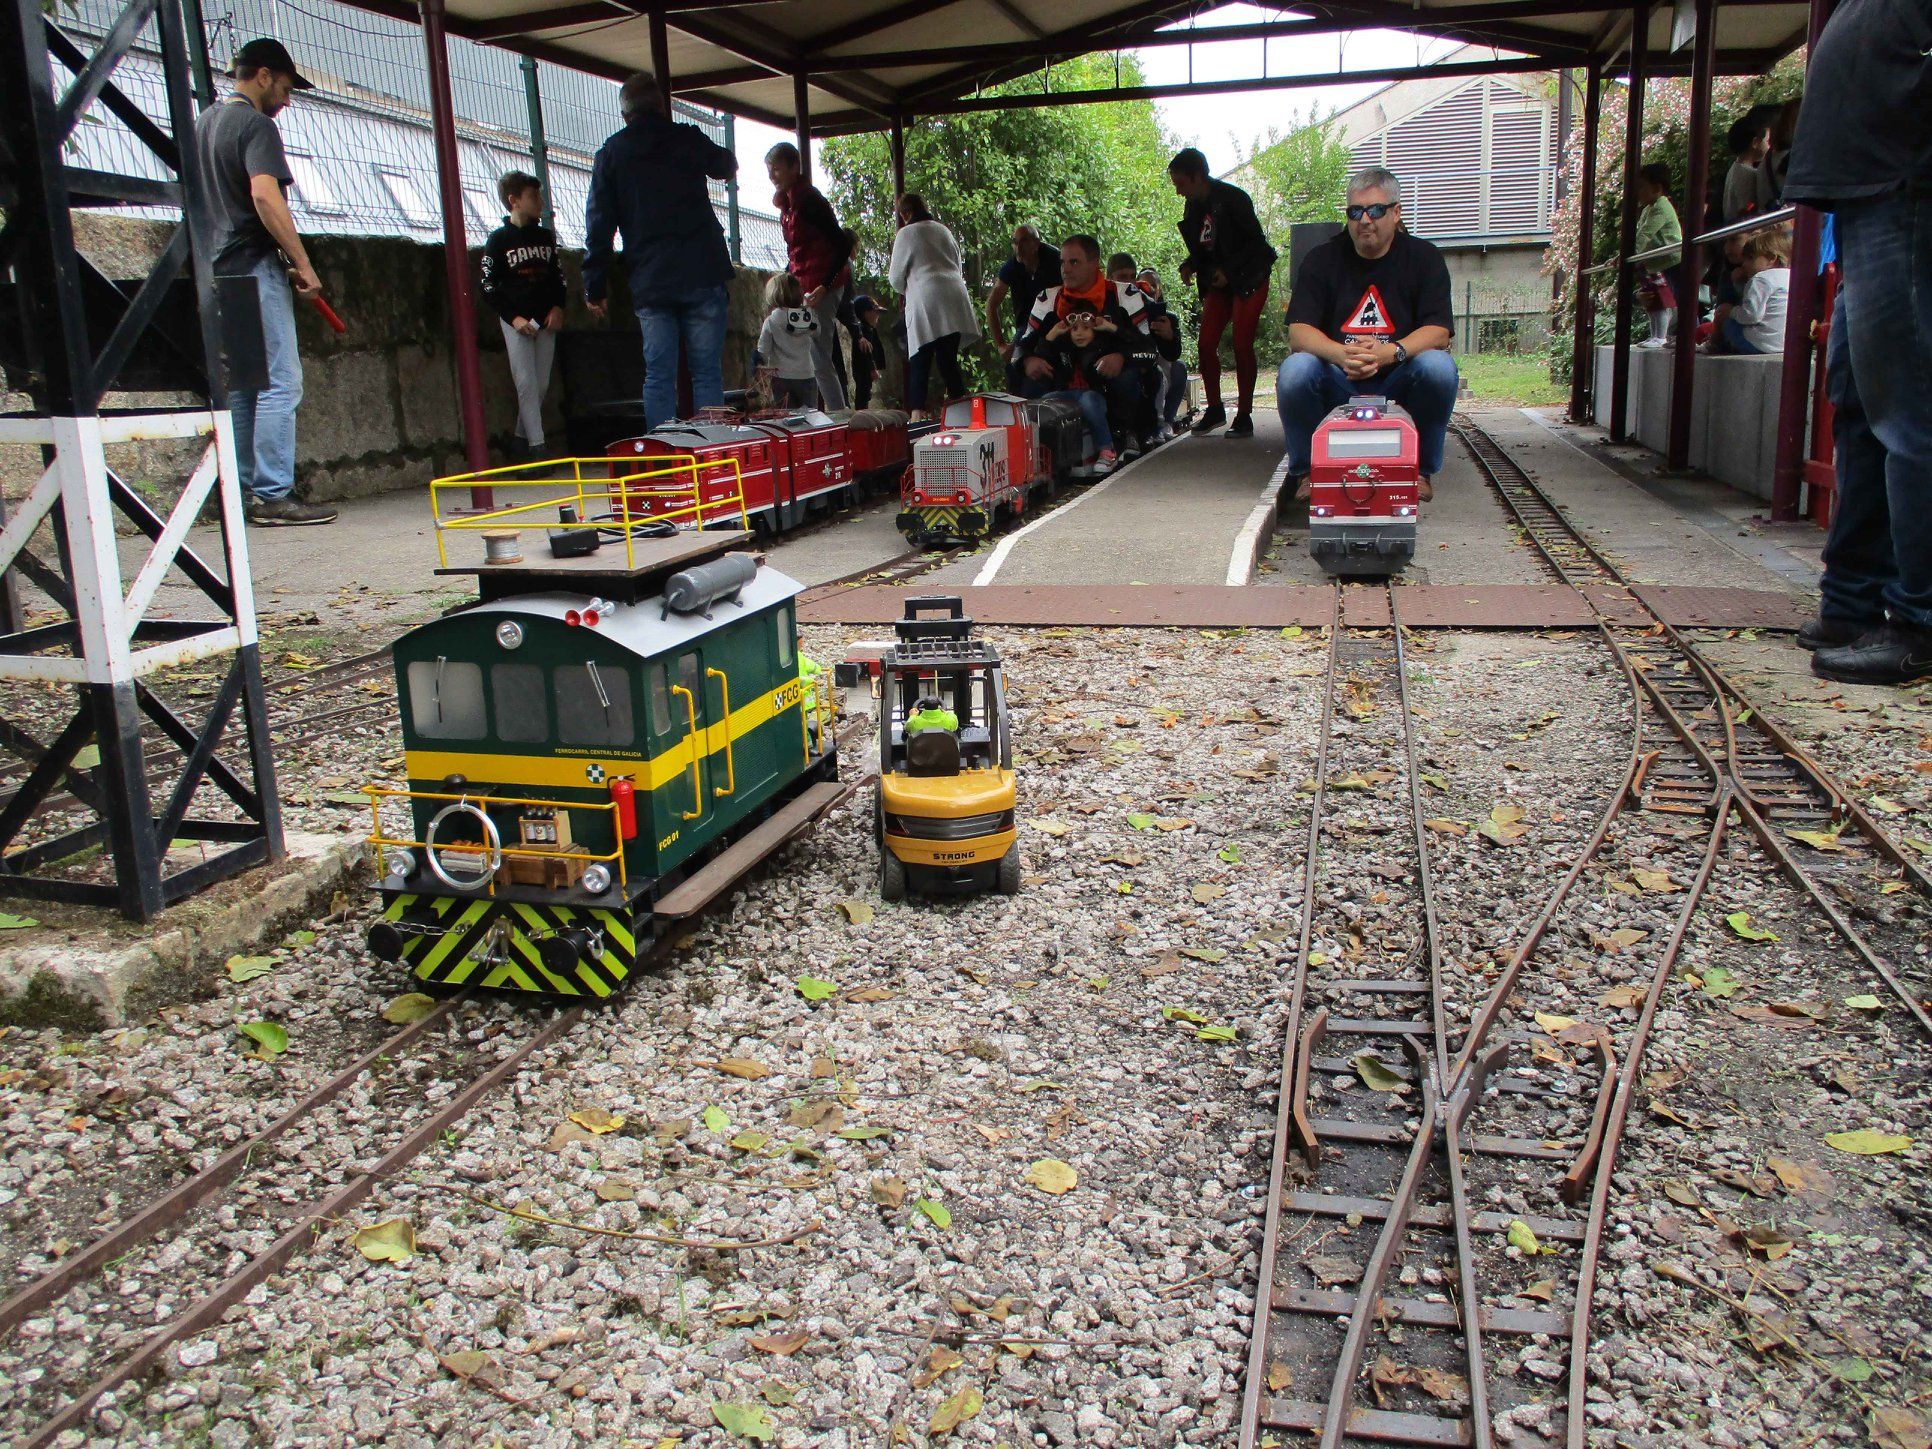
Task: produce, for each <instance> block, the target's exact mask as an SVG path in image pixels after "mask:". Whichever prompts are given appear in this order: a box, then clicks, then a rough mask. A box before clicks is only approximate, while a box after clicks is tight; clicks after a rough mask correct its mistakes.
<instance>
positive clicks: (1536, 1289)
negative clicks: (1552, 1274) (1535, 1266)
mask: <svg viewBox="0 0 1932 1449" xmlns="http://www.w3.org/2000/svg"><path fill="white" fill-rule="evenodd" d="M1516 1296H1517V1297H1518V1298H1530V1299H1534V1300H1535V1301H1536V1302H1538V1303H1554V1302H1555V1301H1556V1280H1555V1279H1554V1278H1538V1279H1537V1280H1536V1281H1535V1282H1534V1283H1532V1284H1530V1285H1529V1287H1527V1288H1520V1289H1518V1290H1517V1292H1516Z"/></svg>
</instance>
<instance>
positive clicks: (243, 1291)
mask: <svg viewBox="0 0 1932 1449" xmlns="http://www.w3.org/2000/svg"><path fill="white" fill-rule="evenodd" d="M583 1015H584V1008H583V1007H581V1006H573V1007H568V1008H566V1009H565V1010H563V1011H561V1012H559V1013H558V1014H557V1015H556V1016H554V1017H552V1018H551V1020H550V1021H549V1023H548V1024H547V1025H545V1026H544V1027H543V1028H542V1030H540V1031H538V1032H536V1033H535V1034H534V1035H532V1036H531V1038H530V1039H529V1040H528V1041H526V1042H525V1043H524V1044H523V1045H522V1046H520V1047H518V1048H517V1049H516V1051H514V1052H513V1053H511V1054H510V1055H509V1056H508V1057H505V1058H504V1059H503V1060H502V1061H501V1062H498V1063H497V1064H496V1065H495V1066H494V1067H492V1068H491V1069H490V1070H489V1071H487V1072H485V1073H484V1074H483V1075H482V1076H480V1077H477V1078H476V1079H475V1080H474V1081H472V1082H471V1083H470V1084H469V1085H468V1086H467V1087H465V1088H464V1089H463V1090H462V1091H461V1092H458V1093H457V1094H456V1095H455V1096H453V1097H452V1098H450V1100H449V1101H448V1102H447V1103H445V1104H444V1105H443V1106H442V1107H440V1108H438V1109H437V1110H436V1111H434V1112H432V1113H430V1114H429V1116H427V1117H425V1118H424V1119H422V1120H421V1121H420V1122H418V1123H417V1124H416V1126H415V1127H413V1128H412V1129H411V1130H410V1131H409V1132H408V1133H406V1134H405V1135H404V1136H403V1137H402V1139H401V1140H400V1141H398V1142H397V1143H396V1144H395V1145H394V1146H393V1147H391V1148H390V1149H389V1151H387V1152H386V1153H384V1154H383V1155H382V1157H381V1158H380V1159H379V1160H378V1161H376V1162H375V1163H374V1164H373V1165H371V1166H369V1167H366V1168H364V1169H362V1170H361V1171H359V1172H356V1173H355V1174H354V1175H352V1176H351V1177H350V1178H349V1180H348V1181H347V1182H346V1183H344V1184H343V1185H342V1186H341V1187H339V1188H337V1189H336V1190H335V1191H334V1192H332V1193H329V1194H327V1195H326V1196H324V1197H319V1198H316V1199H314V1200H313V1201H311V1202H310V1203H309V1204H308V1205H307V1206H306V1207H304V1208H302V1209H300V1210H298V1212H297V1213H296V1215H295V1219H294V1221H293V1222H292V1223H291V1224H290V1225H289V1226H288V1228H287V1229H285V1230H284V1231H283V1233H282V1234H281V1236H280V1237H278V1238H277V1239H276V1240H275V1241H274V1243H272V1244H271V1245H270V1246H269V1247H267V1248H265V1249H264V1250H263V1251H262V1252H260V1253H258V1254H256V1255H255V1256H254V1257H253V1258H250V1259H249V1260H248V1262H247V1263H246V1264H244V1265H243V1266H242V1268H241V1269H240V1270H239V1271H238V1272H236V1273H234V1274H232V1275H231V1276H229V1277H228V1278H227V1279H226V1280H224V1281H223V1282H222V1283H221V1284H219V1285H218V1286H217V1287H215V1288H214V1289H212V1290H211V1291H210V1292H208V1293H206V1294H204V1295H203V1296H202V1297H201V1298H199V1299H197V1300H196V1301H195V1302H194V1303H193V1304H191V1305H190V1306H189V1307H187V1308H185V1309H183V1310H182V1311H181V1312H180V1313H178V1314H176V1315H175V1316H174V1317H173V1318H172V1319H170V1320H169V1321H168V1322H167V1323H165V1324H163V1325H161V1326H160V1327H159V1328H157V1329H155V1330H154V1331H153V1332H152V1333H150V1334H148V1335H147V1336H146V1337H145V1338H144V1339H143V1340H142V1341H141V1344H140V1346H139V1347H137V1348H136V1349H135V1350H134V1351H133V1352H132V1353H130V1354H128V1355H127V1356H126V1357H124V1358H122V1359H120V1360H119V1361H118V1362H116V1363H115V1364H113V1365H112V1366H110V1367H109V1368H107V1369H106V1370H104V1371H103V1372H102V1373H100V1374H99V1375H98V1376H97V1377H95V1378H94V1379H93V1380H92V1381H91V1382H89V1383H88V1384H87V1386H86V1387H85V1388H83V1389H81V1391H80V1392H79V1393H78V1394H77V1395H76V1396H75V1397H74V1398H72V1399H70V1400H68V1402H67V1403H66V1404H65V1405H63V1406H62V1407H61V1408H60V1409H59V1410H57V1411H56V1412H54V1413H53V1414H52V1415H50V1416H49V1417H48V1418H47V1420H46V1421H45V1422H44V1423H43V1424H41V1426H40V1427H39V1429H38V1430H36V1431H35V1432H34V1434H33V1435H32V1436H31V1437H30V1438H28V1439H27V1440H25V1441H24V1449H46V1446H50V1445H52V1444H53V1442H54V1441H55V1440H56V1439H58V1438H60V1437H61V1436H62V1435H63V1434H65V1433H66V1432H67V1431H68V1430H70V1429H75V1428H78V1427H80V1425H81V1424H82V1422H83V1421H84V1420H85V1419H86V1417H87V1414H88V1412H89V1411H90V1410H92V1409H93V1407H94V1406H95V1405H96V1404H97V1403H98V1402H99V1401H100V1399H101V1398H102V1397H103V1396H104V1395H106V1394H108V1393H110V1392H111V1391H113V1390H114V1389H116V1388H118V1387H119V1386H120V1385H121V1384H124V1383H126V1382H127V1381H128V1380H129V1379H131V1378H134V1377H136V1376H138V1375H140V1374H143V1373H146V1372H147V1371H148V1370H150V1369H152V1368H153V1367H155V1366H156V1365H157V1364H159V1362H160V1361H161V1358H162V1356H163V1355H164V1354H166V1353H167V1352H168V1350H169V1349H171V1348H173V1347H174V1346H175V1345H176V1344H178V1343H180V1342H181V1341H182V1340H183V1339H186V1338H189V1337H192V1336H193V1335H194V1334H196V1333H199V1332H201V1331H202V1330H203V1329H205V1328H212V1327H213V1326H215V1325H216V1324H217V1323H219V1322H220V1321H221V1319H222V1317H223V1316H224V1315H225V1314H226V1313H227V1312H228V1310H229V1309H231V1308H233V1307H235V1305H237V1304H238V1303H240V1302H241V1301H242V1299H243V1298H245V1297H246V1296H247V1295H248V1294H249V1293H251V1292H252V1291H254V1289H255V1288H256V1287H257V1286H258V1285H259V1284H261V1283H262V1282H263V1281H265V1280H266V1279H267V1278H268V1277H269V1276H270V1275H271V1274H273V1273H274V1272H276V1271H277V1270H278V1269H280V1268H281V1267H282V1266H283V1265H284V1264H286V1263H287V1262H288V1261H289V1260H290V1259H292V1258H294V1257H295V1256H296V1255H297V1254H298V1253H300V1252H301V1251H302V1250H303V1249H304V1248H306V1247H308V1246H310V1245H311V1244H313V1243H314V1242H315V1241H316V1239H317V1238H318V1237H319V1236H320V1235H321V1233H322V1232H323V1231H324V1230H325V1229H326V1228H327V1226H328V1225H329V1224H331V1223H333V1222H334V1221H336V1220H337V1219H338V1218H340V1217H341V1216H342V1215H343V1214H345V1213H347V1212H349V1211H350V1210H351V1209H352V1208H354V1207H356V1206H357V1205H358V1204H359V1203H361V1202H362V1201H363V1199H365V1198H366V1197H368V1196H369V1194H370V1193H371V1192H373V1191H374V1190H375V1188H376V1185H377V1183H379V1182H380V1181H381V1180H382V1179H383V1178H385V1177H387V1176H389V1175H390V1174H391V1173H393V1172H395V1171H397V1170H398V1169H399V1168H402V1167H404V1166H406V1165H407V1164H408V1163H409V1162H410V1161H411V1160H412V1159H414V1158H415V1157H416V1155H417V1154H418V1153H420V1152H422V1150H423V1149H424V1148H426V1147H428V1146H429V1145H430V1144H432V1143H433V1142H435V1141H436V1140H437V1139H438V1138H439V1137H440V1136H441V1135H442V1133H443V1131H444V1130H445V1129H446V1128H448V1127H449V1126H450V1125H451V1124H453V1123H455V1122H457V1121H459V1120H461V1119H462V1117H463V1116H464V1115H465V1114H466V1113H468V1112H469V1110H470V1109H471V1108H472V1107H474V1106H475V1105H476V1104H477V1103H478V1102H479V1101H481V1100H482V1099H483V1098H484V1097H485V1096H487V1095H488V1094H489V1093H490V1092H492V1091H493V1090H495V1089H496V1088H497V1087H498V1086H500V1085H502V1083H504V1082H505V1081H507V1080H508V1079H509V1078H510V1077H511V1076H513V1075H514V1074H515V1073H516V1072H517V1071H518V1070H520V1069H521V1068H522V1067H523V1065H524V1064H525V1063H526V1062H527V1061H529V1059H530V1058H531V1057H532V1056H534V1055H535V1054H536V1053H537V1052H539V1051H541V1050H542V1049H543V1048H544V1047H546V1046H548V1045H549V1044H550V1043H551V1042H553V1041H555V1040H556V1039H557V1038H558V1037H559V1036H562V1035H563V1034H564V1033H566V1032H568V1031H569V1030H570V1029H571V1028H572V1027H574V1026H575V1025H576V1024H577V1023H578V1022H579V1021H581V1020H582V1019H583Z"/></svg>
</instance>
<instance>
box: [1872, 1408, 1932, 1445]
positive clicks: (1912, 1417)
mask: <svg viewBox="0 0 1932 1449" xmlns="http://www.w3.org/2000/svg"><path fill="white" fill-rule="evenodd" d="M1865 1427H1866V1429H1867V1430H1869V1431H1870V1433H1871V1436H1872V1443H1873V1444H1874V1445H1876V1446H1877V1449H1928V1446H1932V1426H1928V1425H1927V1424H1926V1421H1925V1420H1924V1419H1923V1418H1921V1417H1920V1416H1919V1415H1918V1414H1917V1413H1916V1412H1914V1411H1913V1410H1911V1409H1907V1408H1901V1407H1899V1406H1898V1405H1895V1404H1881V1405H1878V1406H1876V1407H1875V1408H1873V1410H1872V1412H1871V1414H1870V1415H1869V1416H1868V1417H1867V1418H1866V1420H1865Z"/></svg>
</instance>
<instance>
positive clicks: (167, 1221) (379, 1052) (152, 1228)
mask: <svg viewBox="0 0 1932 1449" xmlns="http://www.w3.org/2000/svg"><path fill="white" fill-rule="evenodd" d="M469 995H470V992H469V990H468V989H467V988H465V989H464V990H463V991H461V992H459V993H457V994H455V995H453V996H449V997H446V998H445V999H444V1000H442V1001H439V1002H438V1003H437V1004H436V1006H435V1009H434V1010H432V1011H430V1012H429V1013H428V1014H427V1015H426V1016H424V1017H422V1018H421V1019H419V1020H417V1021H413V1022H411V1023H409V1024H408V1025H407V1026H405V1027H404V1028H403V1029H402V1030H401V1031H398V1032H394V1033H392V1034H391V1035H390V1036H388V1037H386V1038H384V1039H383V1040H382V1041H381V1042H379V1043H377V1044H376V1045H375V1046H373V1047H371V1048H370V1049H369V1050H368V1051H367V1052H364V1053H363V1054H362V1055H361V1056H360V1057H358V1058H357V1059H356V1060H355V1061H353V1062H351V1063H350V1064H349V1065H348V1066H346V1067H344V1068H343V1069H342V1070H341V1071H340V1072H338V1073H336V1074H335V1076H333V1077H331V1078H330V1079H329V1080H328V1081H326V1082H324V1083H323V1084H322V1085H321V1086H319V1087H317V1088H315V1089H314V1090H313V1091H311V1092H309V1093H308V1094H306V1095H305V1096H303V1097H302V1098H301V1099H300V1100H299V1101H297V1102H296V1103H295V1104H294V1105H293V1106H291V1107H290V1108H289V1109H288V1110H287V1111H285V1112H284V1113H282V1115H281V1116H279V1117H277V1118H276V1119H275V1120H274V1121H273V1122H271V1123H269V1125H268V1126H266V1127H264V1128H263V1129H262V1130H261V1131H259V1132H257V1133H256V1134H255V1135H254V1136H252V1137H250V1138H249V1139H248V1140H247V1141H245V1142H242V1143H240V1144H239V1145H237V1146H235V1147H231V1148H230V1149H229V1150H228V1151H226V1152H224V1153H223V1154H222V1155H221V1156H220V1157H218V1158H216V1159H215V1160H214V1161H213V1162H211V1163H209V1164H208V1165H207V1166H206V1167H204V1168H202V1169H201V1170H200V1171H199V1172H196V1173H194V1174H192V1175H191V1176H189V1177H187V1178H184V1179H183V1180H182V1181H181V1182H179V1183H177V1184H175V1186H174V1187H172V1188H170V1189H168V1190H167V1191H166V1192H164V1193H162V1194H161V1196H159V1197H157V1198H155V1199H154V1200H153V1201H152V1202H150V1203H148V1204H147V1205H146V1206H145V1207H142V1208H141V1209H140V1210H138V1211H137V1212H135V1213H133V1214H132V1215H131V1216H129V1217H127V1218H124V1219H123V1220H122V1221H121V1222H120V1223H118V1224H117V1225H115V1226H114V1227H111V1228H109V1229H108V1230H107V1231H106V1232H104V1233H102V1234H101V1235H100V1236H99V1237H97V1238H95V1239H94V1241H93V1242H91V1243H89V1244H88V1245H87V1246H86V1247H84V1248H82V1249H80V1250H79V1251H78V1252H75V1253H70V1254H69V1255H68V1256H67V1257H65V1258H63V1259H61V1261H60V1263H59V1264H58V1265H57V1266H56V1267H54V1268H51V1269H49V1270H48V1271H47V1272H45V1273H42V1274H41V1275H40V1276H39V1277H38V1278H35V1279H34V1280H33V1281H32V1282H30V1283H27V1284H25V1285H24V1286H22V1287H21V1288H19V1289H18V1290H16V1291H15V1292H14V1293H13V1294H12V1295H11V1296H10V1297H8V1298H7V1299H6V1300H5V1301H4V1302H0V1337H3V1336H5V1335H7V1334H10V1333H12V1332H13V1331H14V1330H15V1329H17V1328H19V1327H20V1325H21V1323H22V1322H23V1321H24V1320H25V1319H26V1318H27V1317H28V1316H29V1315H31V1314H32V1313H34V1312H36V1311H37V1310H39V1309H41V1308H44V1307H45V1306H46V1305H47V1304H49V1303H52V1302H54V1301H55V1300H56V1299H58V1298H59V1297H60V1296H61V1295H62V1294H64V1293H66V1292H67V1290H68V1289H69V1288H71V1287H72V1286H73V1285H74V1284H75V1283H76V1282H78V1281H79V1280H80V1279H81V1278H84V1277H88V1276H90V1275H92V1274H93V1272H94V1271H95V1270H96V1269H97V1268H100V1267H101V1266H103V1265H104V1264H106V1263H110V1262H112V1261H113V1260H114V1259H115V1258H118V1257H119V1256H120V1255H121V1254H123V1253H125V1252H127V1251H128V1250H129V1249H131V1248H135V1247H138V1246H139V1245H140V1244H142V1243H145V1242H146V1241H147V1240H148V1239H150V1238H152V1237H153V1236H154V1235H155V1234H157V1233H159V1232H161V1231H163V1230H164V1229H166V1228H168V1227H170V1226H172V1225H173V1224H175V1223H177V1222H179V1221H180V1220H181V1219H182V1218H184V1217H186V1216H187V1215H188V1214H189V1213H190V1212H192V1211H193V1210H194V1209H195V1208H197V1207H198V1206H200V1205H201V1204H202V1203H204V1202H206V1201H207V1200H208V1199H209V1198H210V1197H212V1196H214V1194H215V1193H217V1192H219V1191H220V1190H221V1189H222V1188H224V1187H226V1186H227V1185H228V1184H229V1183H230V1182H232V1181H234V1179H235V1178H236V1177H238V1176H240V1175H241V1173H242V1171H243V1169H245V1168H246V1167H247V1166H248V1165H249V1160H250V1158H251V1157H253V1156H254V1154H256V1153H258V1152H260V1151H262V1150H263V1149H264V1148H266V1147H268V1146H269V1145H270V1144H272V1143H273V1142H275V1140H276V1139H277V1138H279V1137H281V1135H282V1134H283V1133H285V1132H287V1131H288V1129H289V1128H291V1127H293V1126H294V1125H295V1124H296V1123H298V1122H300V1121H301V1120H302V1119H303V1118H305V1117H307V1116H309V1115H311V1114H312V1113H314V1112H316V1111H318V1110H320V1109H321V1108H323V1107H325V1106H327V1105H328V1104H329V1103H330V1102H333V1101H334V1100H335V1099H336V1098H337V1097H339V1096H341V1095H342V1094H343V1093H344V1092H345V1091H347V1090H348V1089H349V1087H350V1086H351V1085H352V1084H353V1083H354V1082H355V1081H356V1079H357V1078H359V1077H361V1076H362V1075H363V1073H365V1072H367V1071H368V1070H369V1069H370V1068H371V1067H373V1066H374V1065H375V1064H376V1063H377V1062H379V1061H381V1060H382V1059H383V1058H384V1057H391V1056H395V1055H396V1054H398V1053H399V1052H401V1051H402V1050H403V1049H404V1048H406V1047H408V1046H409V1045H410V1043H412V1042H414V1041H415V1040H416V1038H418V1037H419V1036H422V1035H423V1034H424V1033H426V1032H428V1031H430V1030H431V1029H433V1028H435V1027H437V1026H440V1025H442V1024H443V1023H444V1022H445V1021H446V1020H448V1019H449V1017H450V1015H451V1013H453V1012H454V1011H455V1009H456V1008H457V1006H458V1005H460V1004H461V1003H462V1002H464V1001H466V1000H468V998H469Z"/></svg>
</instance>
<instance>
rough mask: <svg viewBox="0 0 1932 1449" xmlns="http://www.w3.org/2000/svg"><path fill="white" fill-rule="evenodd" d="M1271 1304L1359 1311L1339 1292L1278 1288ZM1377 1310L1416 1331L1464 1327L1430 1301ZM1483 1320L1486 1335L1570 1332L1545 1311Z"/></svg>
mask: <svg viewBox="0 0 1932 1449" xmlns="http://www.w3.org/2000/svg"><path fill="white" fill-rule="evenodd" d="M1269 1301H1270V1303H1271V1304H1272V1305H1273V1307H1274V1309H1275V1311H1276V1312H1277V1313H1306V1314H1311V1315H1314V1316H1317V1317H1323V1318H1326V1317H1329V1316H1331V1315H1332V1316H1335V1317H1341V1318H1346V1317H1347V1316H1348V1315H1349V1314H1351V1313H1353V1312H1354V1311H1355V1295H1354V1294H1353V1293H1349V1292H1345V1291H1343V1290H1342V1289H1339V1288H1277V1289H1275V1291H1274V1295H1273V1297H1272V1298H1271V1299H1270V1300H1269ZM1375 1306H1376V1310H1377V1311H1376V1315H1375V1316H1376V1317H1377V1318H1379V1319H1381V1320H1382V1321H1383V1322H1385V1323H1401V1324H1404V1325H1407V1326H1410V1327H1415V1328H1457V1327H1460V1326H1461V1323H1462V1318H1461V1315H1460V1313H1459V1312H1458V1310H1457V1307H1456V1305H1455V1304H1453V1303H1434V1302H1431V1301H1430V1300H1429V1299H1427V1298H1392V1297H1390V1296H1389V1295H1388V1294H1386V1293H1384V1294H1383V1295H1382V1296H1381V1297H1380V1298H1378V1299H1377V1300H1376V1304H1375ZM1481 1318H1482V1327H1483V1332H1485V1333H1503V1334H1509V1335H1512V1336H1515V1337H1521V1338H1530V1337H1533V1336H1535V1335H1536V1334H1539V1333H1544V1334H1549V1335H1550V1336H1552V1337H1563V1336H1565V1335H1567V1334H1568V1333H1569V1331H1570V1317H1569V1315H1568V1314H1567V1313H1551V1312H1549V1311H1548V1310H1546V1309H1542V1308H1492V1307H1490V1306H1489V1305H1488V1304H1484V1305H1483V1307H1482V1311H1481Z"/></svg>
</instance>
